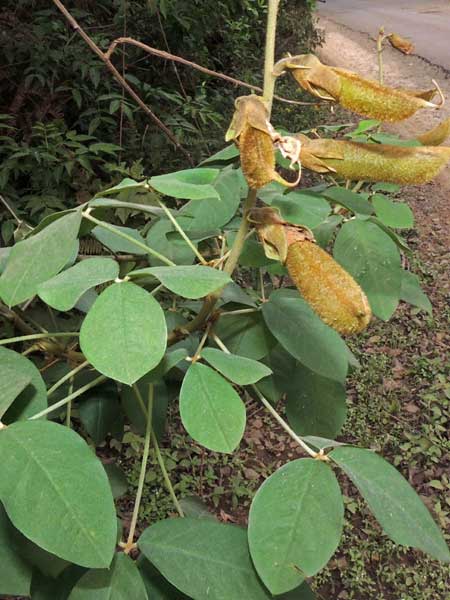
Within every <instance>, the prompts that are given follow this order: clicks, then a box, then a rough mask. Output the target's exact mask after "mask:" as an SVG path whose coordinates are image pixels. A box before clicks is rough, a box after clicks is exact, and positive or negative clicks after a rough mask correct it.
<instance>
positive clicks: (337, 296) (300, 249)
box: [286, 241, 372, 335]
mask: <svg viewBox="0 0 450 600" xmlns="http://www.w3.org/2000/svg"><path fill="white" fill-rule="evenodd" d="M286 266H287V269H288V272H289V275H290V276H291V278H292V281H293V282H294V283H295V285H296V287H297V289H298V290H299V292H300V293H301V295H302V296H303V298H304V299H305V300H306V301H307V302H308V304H309V305H310V306H311V307H312V308H313V310H314V311H315V312H316V313H317V314H318V315H319V317H320V318H321V319H322V321H324V322H325V323H326V324H327V325H329V326H330V327H332V328H333V329H335V330H336V331H338V332H339V333H341V334H343V335H349V334H353V333H359V332H361V331H363V330H364V329H366V327H367V326H368V324H369V322H370V319H371V316H372V311H371V309H370V305H369V302H368V300H367V297H366V295H365V294H364V292H363V291H362V289H361V288H360V287H359V285H358V284H357V283H356V281H355V280H354V279H353V277H352V276H351V275H350V274H349V273H347V271H345V270H344V269H343V268H342V267H341V266H340V265H339V264H338V263H337V262H336V261H335V260H334V259H333V258H332V257H331V256H330V255H329V254H328V253H327V252H325V250H322V248H320V246H317V244H315V243H313V242H310V241H296V242H294V243H292V244H290V245H289V247H288V252H287V259H286Z"/></svg>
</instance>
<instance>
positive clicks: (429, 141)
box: [417, 117, 450, 146]
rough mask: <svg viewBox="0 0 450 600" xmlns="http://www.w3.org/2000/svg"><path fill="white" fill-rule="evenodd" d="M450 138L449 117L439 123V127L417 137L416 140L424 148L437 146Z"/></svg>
mask: <svg viewBox="0 0 450 600" xmlns="http://www.w3.org/2000/svg"><path fill="white" fill-rule="evenodd" d="M449 136H450V117H449V118H448V119H445V121H441V123H439V125H437V126H436V127H434V128H433V129H430V131H427V132H425V133H422V134H421V135H419V136H417V139H418V140H419V142H420V143H421V144H423V145H424V146H439V145H440V144H442V143H443V142H445V140H446V139H447V138H448V137H449Z"/></svg>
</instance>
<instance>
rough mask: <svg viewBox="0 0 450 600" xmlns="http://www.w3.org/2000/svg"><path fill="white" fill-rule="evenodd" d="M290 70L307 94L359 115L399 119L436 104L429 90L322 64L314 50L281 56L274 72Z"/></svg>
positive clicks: (384, 119) (433, 106)
mask: <svg viewBox="0 0 450 600" xmlns="http://www.w3.org/2000/svg"><path fill="white" fill-rule="evenodd" d="M284 70H289V71H290V72H291V73H292V75H293V76H294V78H295V80H296V81H297V82H298V84H299V85H300V86H301V87H302V88H303V89H304V90H306V91H307V92H309V93H310V94H313V95H314V96H317V97H319V98H323V99H325V100H333V101H335V102H339V104H341V105H342V106H343V107H345V108H348V109H349V110H352V111H353V112H356V113H358V114H360V115H364V116H366V117H370V118H373V119H379V120H380V121H402V120H403V119H407V118H408V117H410V116H411V115H413V114H414V113H415V112H416V111H417V110H419V109H420V108H438V107H439V106H438V105H436V104H433V103H432V102H430V101H429V99H428V98H429V97H430V94H431V91H416V90H410V91H408V90H402V89H396V88H391V87H387V86H384V85H380V84H379V83H377V82H376V81H372V80H370V79H365V78H364V77H361V76H360V75H357V74H356V73H353V72H352V71H348V70H347V69H340V68H337V67H330V66H327V65H324V64H322V63H321V62H320V60H319V59H318V58H317V57H316V56H314V55H313V54H302V55H299V56H291V57H288V58H284V59H282V60H280V61H279V62H278V63H277V64H276V65H275V68H274V73H275V74H276V75H278V74H281V73H282V72H283V71H284Z"/></svg>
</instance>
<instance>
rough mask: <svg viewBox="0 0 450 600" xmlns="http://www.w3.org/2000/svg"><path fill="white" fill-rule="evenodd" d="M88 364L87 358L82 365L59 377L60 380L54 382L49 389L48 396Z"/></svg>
mask: <svg viewBox="0 0 450 600" xmlns="http://www.w3.org/2000/svg"><path fill="white" fill-rule="evenodd" d="M88 364H89V361H87V360H85V361H84V362H83V363H81V365H78V366H77V367H75V368H74V369H72V370H71V371H69V372H68V373H66V374H65V375H64V377H61V379H58V381H57V382H56V383H54V384H53V385H52V387H51V388H50V389H49V390H48V391H47V397H48V396H51V395H52V394H53V392H55V391H56V390H57V389H58V388H59V387H61V386H62V384H63V383H65V382H66V381H67V380H68V379H70V378H71V377H73V376H74V375H76V374H77V373H79V372H80V371H81V370H82V369H84V367H87V365H88Z"/></svg>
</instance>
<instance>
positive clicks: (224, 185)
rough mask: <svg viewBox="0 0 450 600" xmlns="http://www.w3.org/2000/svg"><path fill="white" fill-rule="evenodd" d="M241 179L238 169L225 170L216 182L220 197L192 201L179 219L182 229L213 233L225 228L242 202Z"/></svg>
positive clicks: (215, 186)
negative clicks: (215, 230)
mask: <svg viewBox="0 0 450 600" xmlns="http://www.w3.org/2000/svg"><path fill="white" fill-rule="evenodd" d="M240 187H241V178H240V175H239V172H238V171H237V170H236V169H225V170H223V171H221V172H220V175H219V176H218V177H217V179H216V181H215V182H214V188H215V189H216V190H217V192H218V194H219V197H218V198H217V197H214V198H206V199H204V200H202V202H197V201H195V200H192V201H191V202H189V203H188V204H186V205H185V206H184V207H183V209H182V211H181V212H180V213H179V216H178V217H177V220H178V223H179V224H180V225H181V227H182V228H183V229H184V230H185V231H187V232H189V231H191V230H203V231H211V230H214V229H218V228H220V227H223V226H224V225H225V224H226V223H228V221H230V220H231V219H232V218H233V216H234V214H235V213H236V211H237V209H238V208H239V204H240V201H241V197H240V193H239V192H240Z"/></svg>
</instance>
